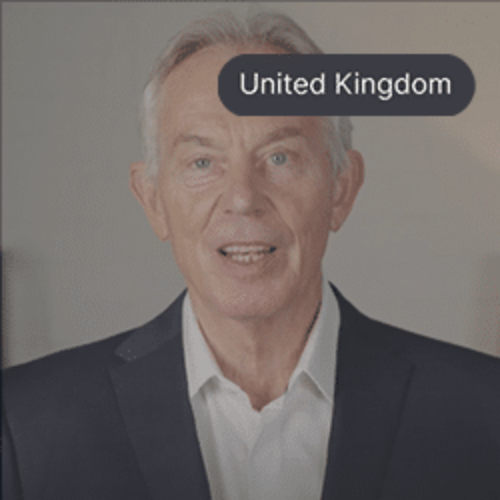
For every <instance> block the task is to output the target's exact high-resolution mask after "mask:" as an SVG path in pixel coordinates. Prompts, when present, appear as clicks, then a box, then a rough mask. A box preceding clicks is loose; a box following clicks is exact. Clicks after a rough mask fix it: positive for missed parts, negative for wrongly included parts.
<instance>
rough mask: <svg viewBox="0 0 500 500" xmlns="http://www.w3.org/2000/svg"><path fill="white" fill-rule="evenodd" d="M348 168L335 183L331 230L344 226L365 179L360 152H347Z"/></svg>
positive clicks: (339, 175)
mask: <svg viewBox="0 0 500 500" xmlns="http://www.w3.org/2000/svg"><path fill="white" fill-rule="evenodd" d="M346 160H347V167H346V168H345V170H343V171H342V172H340V173H339V174H337V176H336V178H335V180H334V182H333V209H332V217H331V220H330V229H331V230H332V231H334V232H336V231H338V230H339V229H340V228H341V227H342V225H343V224H344V222H345V220H346V219H347V216H348V215H349V213H350V212H351V209H352V207H353V205H354V201H355V200H356V196H357V194H358V191H359V190H360V188H361V186H362V185H363V180H364V178H365V164H364V162H363V157H362V156H361V154H360V153H358V151H355V150H353V149H351V150H350V151H348V152H347V158H346Z"/></svg>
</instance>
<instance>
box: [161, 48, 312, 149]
mask: <svg viewBox="0 0 500 500" xmlns="http://www.w3.org/2000/svg"><path fill="white" fill-rule="evenodd" d="M245 52H248V53H250V52H251V53H278V50H277V49H274V48H272V47H259V48H248V49H242V48H236V47H235V48H232V47H227V46H216V47H213V48H208V49H204V50H202V51H200V52H198V53H196V54H194V55H192V56H191V57H189V58H188V59H187V60H185V61H184V62H182V63H181V64H180V65H179V66H178V67H177V68H175V69H174V70H173V71H172V72H171V74H170V75H169V76H168V78H167V80H166V81H165V83H164V85H163V88H162V90H161V93H160V96H159V100H158V101H159V102H158V104H159V105H158V120H159V132H160V136H161V142H162V145H164V146H172V145H173V144H174V143H175V142H176V140H177V138H178V137H179V136H180V135H186V134H197V135H202V136H205V135H208V136H210V135H214V134H218V133H224V134H225V136H226V137H227V138H228V140H229V139H230V138H231V137H236V136H238V137H239V138H240V139H242V138H246V139H247V140H250V139H252V140H253V139H255V140H257V138H258V136H259V135H261V136H262V137H264V136H268V135H269V134H270V133H272V132H273V130H275V129H280V128H287V127H288V128H297V129H301V130H302V131H303V135H304V136H306V137H309V136H310V137H311V138H316V137H319V132H320V127H319V123H320V122H319V119H318V118H314V117H253V116H252V117H241V116H237V115H234V114H233V113H231V112H230V111H228V110H227V109H226V108H225V106H224V105H223V104H222V102H221V101H220V99H219V95H218V76H219V72H220V70H221V69H222V67H223V66H224V64H226V63H227V62H228V61H229V60H230V59H231V58H233V57H235V56H236V55H239V54H242V53H245ZM250 136H251V137H250Z"/></svg>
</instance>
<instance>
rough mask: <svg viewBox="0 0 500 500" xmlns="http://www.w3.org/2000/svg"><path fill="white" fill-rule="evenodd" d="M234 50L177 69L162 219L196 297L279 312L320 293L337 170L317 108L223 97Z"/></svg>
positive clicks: (220, 307) (160, 229)
mask: <svg viewBox="0 0 500 500" xmlns="http://www.w3.org/2000/svg"><path fill="white" fill-rule="evenodd" d="M235 55H237V54H236V53H235V52H233V51H231V50H229V49H227V48H213V49H207V50H204V51H202V52H199V53H197V54H195V55H193V56H192V57H190V58H189V59H187V60H186V61H185V62H183V63H182V64H181V65H180V66H179V67H177V68H176V69H175V70H174V71H173V72H172V73H171V74H170V75H169V77H168V78H167V81H166V83H165V87H164V89H163V92H162V97H161V99H160V106H159V111H158V112H159V129H158V130H159V141H160V154H161V158H162V160H161V163H160V170H159V173H158V177H157V189H156V191H155V193H156V194H155V197H156V198H155V200H156V201H155V217H156V222H155V223H154V224H153V226H154V227H155V228H156V231H157V233H158V235H159V236H160V237H161V238H162V239H167V238H168V239H170V242H171V244H172V247H173V251H174V255H175V258H176V261H177V263H178V265H179V267H180V270H181V272H182V273H183V275H184V277H185V279H186V281H187V284H188V288H189V292H190V294H191V296H192V298H193V302H194V304H195V305H196V304H200V303H202V304H203V306H204V307H208V308H210V309H211V310H212V311H213V312H215V313H219V314H222V315H224V316H228V317H232V318H235V319H236V318H238V319H250V318H259V317H268V316H271V315H273V314H276V313H277V312H280V311H285V310H287V308H290V307H293V305H294V303H297V302H296V301H300V300H301V298H303V297H305V296H306V294H309V293H311V292H312V291H316V293H317V291H318V290H320V282H321V260H322V257H323V254H324V251H325V248H326V244H327V240H328V234H329V229H330V226H331V216H332V207H333V201H332V193H333V187H334V183H333V181H334V179H333V176H332V172H331V167H330V164H329V161H328V158H327V151H326V147H325V144H324V141H323V140H322V128H321V123H320V121H319V119H318V118H314V117H239V116H236V115H233V114H232V113H231V112H229V111H228V110H227V109H226V108H225V107H224V106H223V105H222V103H221V102H220V100H219V97H218V90H217V79H218V74H219V71H220V69H221V68H222V66H223V65H224V64H225V63H226V62H227V61H228V60H229V59H230V58H231V57H234V56H235Z"/></svg>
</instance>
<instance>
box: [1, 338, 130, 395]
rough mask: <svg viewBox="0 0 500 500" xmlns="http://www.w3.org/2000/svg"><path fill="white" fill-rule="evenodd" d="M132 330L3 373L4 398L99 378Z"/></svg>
mask: <svg viewBox="0 0 500 500" xmlns="http://www.w3.org/2000/svg"><path fill="white" fill-rule="evenodd" d="M134 331H135V329H133V330H129V331H126V332H122V333H119V334H116V335H113V336H111V337H108V338H105V339H103V340H99V341H96V342H92V343H89V344H85V345H81V346H78V347H72V348H69V349H65V350H63V351H59V352H56V353H54V354H50V355H48V356H44V357H43V358H39V359H36V360H33V361H29V362H27V363H23V364H20V365H16V366H12V367H9V368H7V369H6V370H4V372H3V375H2V378H3V388H4V397H5V399H6V400H7V401H8V400H9V399H10V397H11V395H12V396H15V395H21V394H24V395H26V392H28V393H30V392H33V393H36V392H40V391H44V390H45V391H47V390H49V391H50V390H51V388H53V387H55V386H58V387H64V386H68V387H71V386H73V387H75V383H77V381H78V380H83V379H85V380H87V381H89V379H98V378H99V377H100V376H101V375H102V373H103V371H104V370H105V369H106V367H107V365H108V364H109V362H110V360H111V362H112V360H113V352H114V350H115V349H116V348H117V347H118V346H119V345H120V344H121V343H122V342H123V341H124V340H125V339H126V338H128V337H129V336H130V335H131V334H133V332H134Z"/></svg>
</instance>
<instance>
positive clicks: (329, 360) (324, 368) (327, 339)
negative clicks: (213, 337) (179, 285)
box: [182, 279, 340, 403]
mask: <svg viewBox="0 0 500 500" xmlns="http://www.w3.org/2000/svg"><path fill="white" fill-rule="evenodd" d="M182 325H183V328H182V336H183V343H184V353H185V354H184V356H185V361H186V371H187V380H188V391H189V398H190V399H191V398H193V397H194V396H195V394H196V393H197V392H198V391H199V390H200V389H201V388H202V387H203V386H204V385H205V384H206V383H207V382H208V381H209V380H210V379H212V378H214V377H220V378H222V379H223V378H224V376H223V374H222V372H221V370H220V368H219V367H218V365H217V363H216V362H215V360H214V359H213V357H212V355H211V353H210V350H209V348H208V345H207V343H206V341H205V339H204V337H203V334H202V333H201V330H200V328H199V326H198V322H197V320H196V316H195V315H194V311H193V307H192V303H191V299H190V297H189V293H187V294H186V296H185V297H184V302H183V305H182ZM339 325H340V312H339V306H338V303H337V299H336V297H335V295H334V294H333V292H332V290H331V289H330V286H329V284H328V281H327V280H325V279H323V283H322V303H321V310H320V312H319V315H318V318H317V320H316V323H315V325H314V327H313V329H312V331H311V333H310V335H309V339H308V341H307V344H306V347H305V349H304V351H303V353H302V355H301V357H300V360H299V362H298V364H297V366H296V367H295V370H294V371H293V373H292V376H291V377H290V382H289V384H288V387H289V389H291V388H292V387H293V386H294V384H295V383H296V381H297V379H298V378H299V376H300V375H301V374H302V373H305V374H306V375H307V376H308V377H309V378H310V379H311V380H312V382H313V383H314V384H315V386H316V387H317V388H318V389H319V390H320V392H321V393H322V394H323V395H324V396H325V397H326V398H327V399H328V401H330V403H332V402H333V391H334V383H335V365H336V352H337V350H336V347H337V338H338V330H339Z"/></svg>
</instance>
